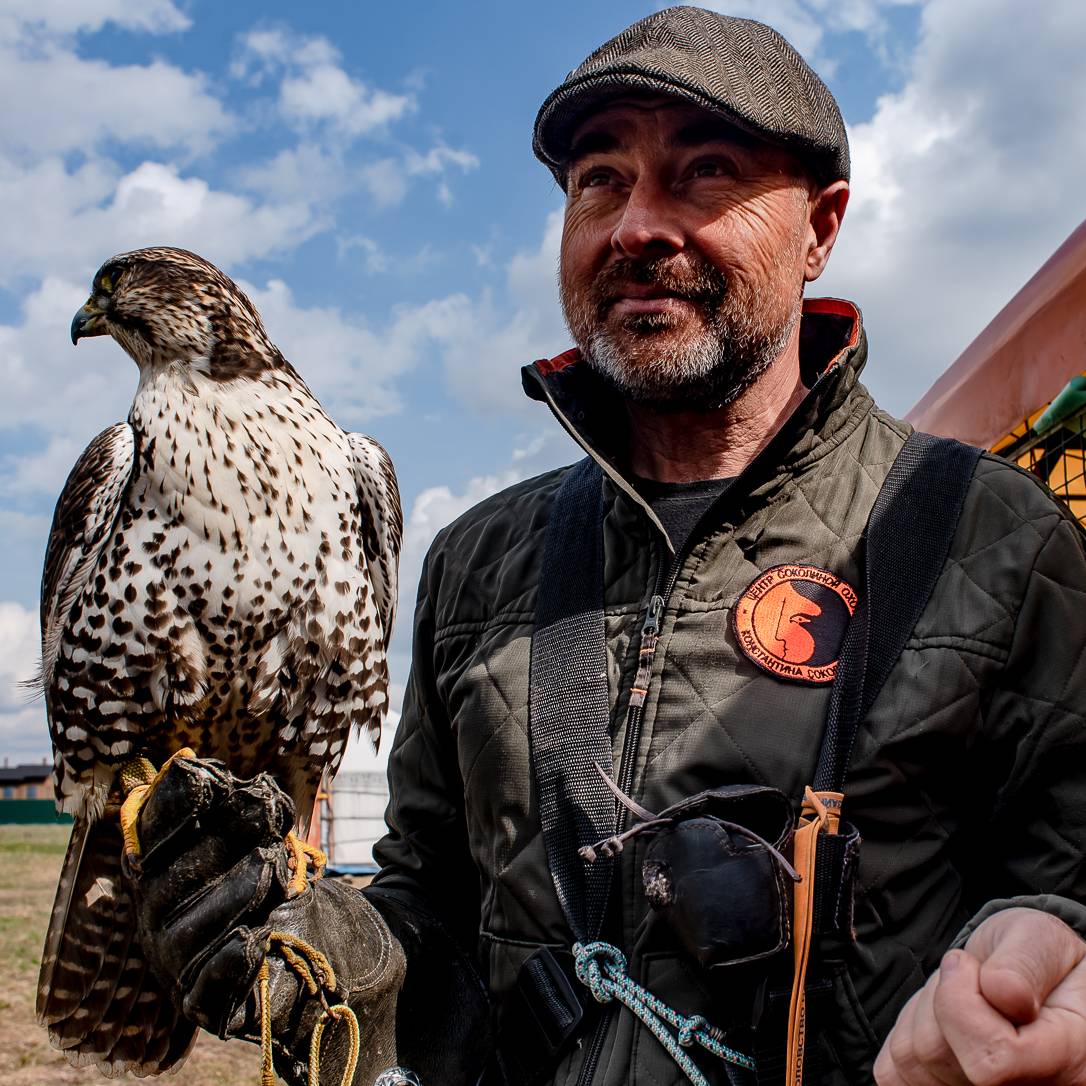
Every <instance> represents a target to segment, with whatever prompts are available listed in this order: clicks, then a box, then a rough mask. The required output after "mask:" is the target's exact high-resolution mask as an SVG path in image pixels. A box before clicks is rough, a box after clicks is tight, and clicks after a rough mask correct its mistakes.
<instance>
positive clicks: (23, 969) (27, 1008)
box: [0, 826, 260, 1086]
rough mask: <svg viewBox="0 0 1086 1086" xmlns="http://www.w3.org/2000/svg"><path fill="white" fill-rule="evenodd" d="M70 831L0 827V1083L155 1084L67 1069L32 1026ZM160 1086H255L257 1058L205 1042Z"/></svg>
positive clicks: (251, 1051) (234, 1044)
mask: <svg viewBox="0 0 1086 1086" xmlns="http://www.w3.org/2000/svg"><path fill="white" fill-rule="evenodd" d="M68 832H69V828H68V827H67V826H0V1083H3V1084H4V1086H77V1084H83V1086H98V1084H102V1086H105V1084H106V1083H107V1082H110V1081H112V1082H142V1083H145V1084H146V1083H150V1082H154V1081H156V1080H154V1079H137V1078H135V1077H134V1076H131V1075H125V1076H122V1077H120V1078H116V1079H112V1080H107V1079H104V1078H103V1077H102V1076H101V1075H99V1074H98V1073H97V1072H96V1071H95V1070H93V1068H73V1067H69V1066H68V1064H67V1063H66V1062H65V1060H64V1057H63V1056H61V1055H60V1054H59V1053H58V1052H55V1051H54V1050H53V1049H52V1048H50V1047H49V1042H48V1039H47V1038H46V1035H45V1031H44V1030H43V1029H41V1028H40V1027H39V1026H38V1024H37V1022H36V1021H35V1019H34V986H35V983H36V981H37V977H38V963H39V960H40V955H41V947H42V941H43V939H44V938H45V925H46V923H47V921H48V919H49V908H50V906H51V905H52V903H53V892H54V890H55V889H56V883H57V875H58V874H59V872H60V863H61V860H63V858H64V850H65V847H66V846H67V843H68ZM158 1081H160V1082H161V1083H163V1086H174V1084H178V1086H182V1084H183V1086H257V1084H258V1083H259V1081H260V1053H259V1051H258V1050H257V1048H256V1047H255V1046H253V1045H249V1044H245V1043H244V1042H242V1041H229V1042H225V1043H224V1042H222V1041H219V1040H217V1039H216V1038H214V1037H210V1036H208V1035H207V1034H203V1035H201V1037H200V1039H199V1041H198V1042H197V1044H196V1048H195V1049H194V1050H193V1053H192V1055H191V1056H189V1059H188V1062H187V1063H186V1064H185V1066H184V1067H183V1068H182V1070H181V1071H180V1073H179V1074H177V1075H167V1076H164V1077H163V1078H161V1079H159V1080H158Z"/></svg>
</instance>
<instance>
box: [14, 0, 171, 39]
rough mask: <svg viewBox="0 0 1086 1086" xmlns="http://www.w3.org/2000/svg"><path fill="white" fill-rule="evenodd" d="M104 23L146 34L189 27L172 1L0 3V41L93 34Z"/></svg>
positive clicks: (28, 0) (20, 0)
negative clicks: (54, 35) (53, 35)
mask: <svg viewBox="0 0 1086 1086" xmlns="http://www.w3.org/2000/svg"><path fill="white" fill-rule="evenodd" d="M107 23H113V24H114V25H115V26H119V27H122V28H123V29H125V30H136V31H143V32H145V33H150V34H163V33H170V32H175V31H179V30H186V29H188V27H189V26H190V25H191V21H190V20H189V18H188V16H187V15H185V14H184V12H182V11H181V10H180V8H178V7H177V5H176V4H174V3H173V2H172V0H96V2H95V3H93V4H87V3H85V2H84V0H4V5H3V7H2V8H0V40H12V39H17V38H20V37H23V36H24V35H26V36H29V35H31V34H33V35H35V36H38V35H40V34H41V33H42V32H51V33H53V34H75V33H77V32H79V31H83V32H94V31H96V30H101V29H102V27H103V26H105V25H106V24H107Z"/></svg>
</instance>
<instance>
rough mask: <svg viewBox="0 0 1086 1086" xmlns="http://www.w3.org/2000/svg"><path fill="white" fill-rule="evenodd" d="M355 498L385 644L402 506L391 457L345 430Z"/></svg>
mask: <svg viewBox="0 0 1086 1086" xmlns="http://www.w3.org/2000/svg"><path fill="white" fill-rule="evenodd" d="M347 437H348V440H349V441H350V444H351V456H352V458H353V460H354V477H355V482H356V483H357V485H358V498H359V501H360V502H361V505H362V518H363V523H362V550H363V551H364V552H365V555H366V562H367V565H368V566H369V573H370V580H371V581H372V583H373V590H374V595H375V597H376V602H377V613H378V614H379V615H380V616H381V626H382V632H383V634H384V643H385V648H386V649H387V648H388V643H389V641H390V640H391V639H392V621H393V619H394V617H395V615H396V593H397V591H398V587H399V570H398V566H399V560H400V543H401V541H402V539H403V509H402V508H401V506H400V490H399V487H398V486H397V485H396V469H395V468H394V467H393V466H392V458H391V457H390V456H389V455H388V453H387V452H385V450H384V449H383V448H382V446H381V445H380V444H378V443H377V442H376V441H374V440H373V438H371V437H366V436H365V434H348V435H347Z"/></svg>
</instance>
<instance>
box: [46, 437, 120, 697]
mask: <svg viewBox="0 0 1086 1086" xmlns="http://www.w3.org/2000/svg"><path fill="white" fill-rule="evenodd" d="M135 459H136V439H135V435H134V434H133V431H132V427H131V426H130V425H129V424H128V423H127V422H118V423H116V424H115V425H113V426H110V427H109V429H107V430H103V431H102V432H101V433H100V434H99V435H98V436H97V437H96V438H95V439H94V440H93V441H92V442H91V443H90V444H89V445H88V446H87V449H86V451H85V452H84V453H83V455H82V456H81V457H80V458H79V460H78V461H77V462H76V465H75V467H74V468H72V471H71V474H70V475H69V476H68V481H67V482H66V483H65V484H64V490H63V491H62V493H61V495H60V499H59V501H58V502H57V508H56V512H55V513H54V514H53V526H52V528H51V529H50V531H49V545H48V548H47V549H46V552H45V572H44V574H43V576H42V585H41V643H42V654H41V655H42V661H41V684H42V688H43V689H44V690H46V691H48V689H49V684H50V682H51V681H52V677H53V665H54V664H55V663H56V659H57V653H58V651H59V650H60V640H61V637H62V636H63V634H64V630H65V626H66V623H67V618H68V615H69V614H70V613H71V610H72V605H73V604H74V603H75V601H76V599H77V597H78V596H79V593H80V592H81V591H82V590H83V588H84V586H85V585H86V584H87V581H88V580H89V579H90V576H91V573H92V572H93V570H94V568H95V566H96V565H97V563H98V558H99V556H100V555H101V553H102V549H103V547H104V546H105V544H106V542H107V541H108V539H109V537H110V535H111V534H112V531H113V525H114V524H115V523H116V520H117V514H118V512H119V511H120V508H121V504H122V502H123V500H124V495H125V491H126V490H127V489H128V483H129V480H130V479H131V478H132V468H133V465H134V464H135Z"/></svg>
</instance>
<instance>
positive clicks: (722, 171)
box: [690, 159, 735, 177]
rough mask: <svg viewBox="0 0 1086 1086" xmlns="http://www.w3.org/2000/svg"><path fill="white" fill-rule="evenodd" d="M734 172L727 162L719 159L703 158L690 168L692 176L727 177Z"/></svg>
mask: <svg viewBox="0 0 1086 1086" xmlns="http://www.w3.org/2000/svg"><path fill="white" fill-rule="evenodd" d="M734 172H735V171H734V170H732V169H730V168H729V166H728V164H727V163H725V162H721V161H720V160H719V159H703V160H702V161H700V162H695V163H694V165H693V166H691V168H690V175H691V176H692V177H725V176H728V175H729V174H732V173H734Z"/></svg>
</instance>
